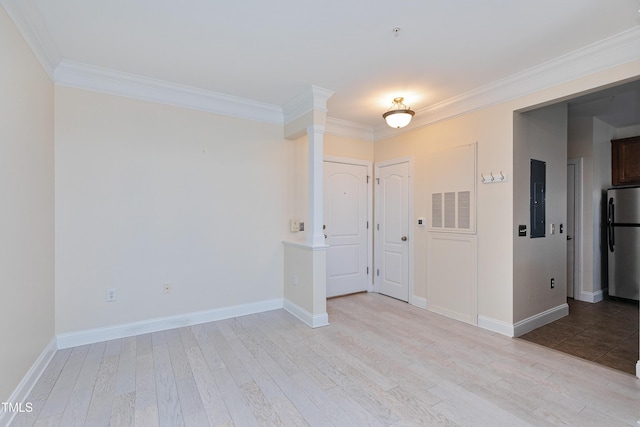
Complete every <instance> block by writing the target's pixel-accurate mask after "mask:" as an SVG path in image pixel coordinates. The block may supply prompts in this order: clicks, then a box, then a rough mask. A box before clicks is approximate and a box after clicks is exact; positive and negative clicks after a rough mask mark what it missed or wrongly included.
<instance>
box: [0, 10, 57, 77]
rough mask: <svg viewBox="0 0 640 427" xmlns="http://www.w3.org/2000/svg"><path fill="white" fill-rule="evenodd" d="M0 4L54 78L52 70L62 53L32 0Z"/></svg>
mask: <svg viewBox="0 0 640 427" xmlns="http://www.w3.org/2000/svg"><path fill="white" fill-rule="evenodd" d="M0 5H2V7H3V8H4V10H5V11H6V12H7V14H8V15H9V17H10V18H11V20H12V21H13V23H14V24H15V26H16V27H17V28H18V31H19V32H20V34H21V35H22V37H23V38H24V40H25V41H26V42H27V45H29V47H30V48H31V51H32V52H33V54H34V55H35V57H36V59H37V60H38V62H40V65H42V67H43V68H44V70H45V72H46V73H47V74H48V75H49V78H50V79H51V80H54V77H53V75H54V70H55V69H56V67H57V66H58V65H59V64H60V62H61V61H62V55H61V54H60V51H59V50H58V48H57V47H56V45H55V43H54V42H53V38H52V37H51V34H50V33H49V30H48V29H47V26H46V25H45V24H44V21H43V19H42V15H40V11H39V10H38V8H37V7H36V5H35V4H34V3H33V1H32V0H0Z"/></svg>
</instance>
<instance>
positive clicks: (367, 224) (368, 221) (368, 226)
mask: <svg viewBox="0 0 640 427" xmlns="http://www.w3.org/2000/svg"><path fill="white" fill-rule="evenodd" d="M368 229H369V221H367V230H368Z"/></svg>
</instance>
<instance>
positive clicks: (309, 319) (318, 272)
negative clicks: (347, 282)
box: [283, 86, 333, 328]
mask: <svg viewBox="0 0 640 427" xmlns="http://www.w3.org/2000/svg"><path fill="white" fill-rule="evenodd" d="M332 95H333V92H332V91H330V90H327V89H323V88H320V87H317V86H311V88H310V90H309V91H306V92H305V93H302V94H301V95H300V96H298V97H296V98H294V99H293V100H291V101H290V102H289V103H287V105H285V107H284V108H283V113H284V118H285V126H284V132H285V137H286V138H289V139H298V138H300V137H302V136H303V135H304V134H306V135H307V144H308V149H309V150H308V157H307V161H308V174H307V179H308V181H307V184H308V187H307V188H308V196H307V197H308V200H307V202H308V212H307V218H305V224H306V230H307V235H306V241H285V242H283V243H284V292H283V294H284V308H285V309H286V310H287V311H289V312H290V313H292V314H293V315H295V316H296V317H298V318H299V319H300V320H302V321H303V322H305V323H306V324H307V325H309V326H311V327H312V328H316V327H319V326H325V325H328V324H329V317H328V315H327V247H328V246H327V245H326V244H325V241H324V230H323V228H322V225H323V222H322V215H323V198H324V194H323V183H324V177H323V161H324V131H325V123H326V119H327V100H328V99H329V98H330V97H331V96H332Z"/></svg>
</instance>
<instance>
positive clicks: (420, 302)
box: [409, 295, 427, 310]
mask: <svg viewBox="0 0 640 427" xmlns="http://www.w3.org/2000/svg"><path fill="white" fill-rule="evenodd" d="M409 303H410V304H411V305H414V306H416V307H419V308H424V309H425V310H426V309H427V299H426V298H422V297H417V296H415V295H412V296H411V300H410V301H409Z"/></svg>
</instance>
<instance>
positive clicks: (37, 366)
mask: <svg viewBox="0 0 640 427" xmlns="http://www.w3.org/2000/svg"><path fill="white" fill-rule="evenodd" d="M56 350H57V344H56V338H55V337H54V338H52V339H51V341H50V342H49V344H48V345H47V346H46V347H45V348H44V350H43V351H42V353H40V356H39V357H38V358H37V359H36V361H35V362H34V363H33V365H32V366H31V369H29V371H28V372H27V374H26V375H25V376H24V378H22V381H20V384H18V387H16V389H15V390H14V391H13V393H12V394H11V396H10V397H9V399H8V400H7V402H9V403H13V404H15V403H22V406H24V405H26V404H27V403H28V402H27V398H28V397H29V393H31V390H32V389H33V386H35V385H36V383H37V382H38V380H39V379H40V377H41V376H42V373H43V372H44V370H45V369H46V368H47V365H49V362H51V359H52V358H53V356H54V355H55V354H56ZM15 415H16V412H4V411H3V410H2V409H0V426H8V425H10V424H11V421H13V418H14V417H15Z"/></svg>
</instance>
